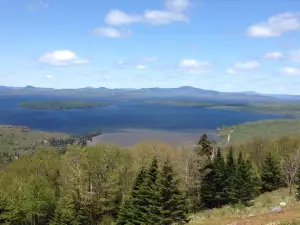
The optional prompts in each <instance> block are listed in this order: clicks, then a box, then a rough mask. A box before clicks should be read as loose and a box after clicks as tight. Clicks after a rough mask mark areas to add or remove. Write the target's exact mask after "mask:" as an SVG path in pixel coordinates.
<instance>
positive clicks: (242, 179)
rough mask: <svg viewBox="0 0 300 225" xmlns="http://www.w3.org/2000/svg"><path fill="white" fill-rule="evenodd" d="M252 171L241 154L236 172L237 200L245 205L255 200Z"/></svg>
mask: <svg viewBox="0 0 300 225" xmlns="http://www.w3.org/2000/svg"><path fill="white" fill-rule="evenodd" d="M251 169H252V168H250V165H247V163H246V162H245V160H244V158H243V155H242V153H241V152H240V153H239V157H238V162H237V170H236V198H237V199H238V200H239V201H240V202H241V203H243V204H248V203H249V201H250V200H251V199H252V198H253V191H254V185H253V183H252V177H251V174H252V172H251Z"/></svg>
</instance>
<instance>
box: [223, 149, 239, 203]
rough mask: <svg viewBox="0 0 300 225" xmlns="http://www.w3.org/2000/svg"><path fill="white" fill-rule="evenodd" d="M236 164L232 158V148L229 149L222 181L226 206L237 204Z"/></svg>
mask: <svg viewBox="0 0 300 225" xmlns="http://www.w3.org/2000/svg"><path fill="white" fill-rule="evenodd" d="M235 188H236V163H235V160H234V156H233V148H232V147H230V148H229V152H228V154H227V159H226V166H225V181H224V195H225V198H226V200H225V203H226V204H235V203H237V199H236V190H235Z"/></svg>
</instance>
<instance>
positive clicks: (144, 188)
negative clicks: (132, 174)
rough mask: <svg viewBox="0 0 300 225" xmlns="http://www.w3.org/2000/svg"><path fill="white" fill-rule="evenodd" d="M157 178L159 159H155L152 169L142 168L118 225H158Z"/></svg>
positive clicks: (121, 212)
mask: <svg viewBox="0 0 300 225" xmlns="http://www.w3.org/2000/svg"><path fill="white" fill-rule="evenodd" d="M157 176H158V165H157V158H156V157H154V158H153V160H152V162H151V165H150V167H149V168H148V169H147V170H146V169H144V168H142V169H141V171H140V172H139V174H138V175H137V178H136V182H135V184H134V187H133V190H132V193H131V198H130V199H129V200H128V201H127V202H126V203H124V204H123V206H122V207H121V210H120V213H119V216H118V220H117V224H120V225H121V224H149V225H150V224H156V223H157V221H158V220H159V218H158V214H159V209H158V193H157V186H156V181H157ZM126 211H127V212H126Z"/></svg>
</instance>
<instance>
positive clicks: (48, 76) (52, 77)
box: [45, 75, 54, 79]
mask: <svg viewBox="0 0 300 225" xmlns="http://www.w3.org/2000/svg"><path fill="white" fill-rule="evenodd" d="M45 78H46V79H54V76H53V75H47V76H45Z"/></svg>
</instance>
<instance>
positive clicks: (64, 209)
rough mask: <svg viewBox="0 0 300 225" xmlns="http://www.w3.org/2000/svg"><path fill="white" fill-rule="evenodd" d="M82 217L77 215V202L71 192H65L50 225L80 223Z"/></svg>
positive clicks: (78, 224)
mask: <svg viewBox="0 0 300 225" xmlns="http://www.w3.org/2000/svg"><path fill="white" fill-rule="evenodd" d="M80 224H81V223H80V219H79V217H78V216H77V212H76V209H75V202H74V200H73V198H72V196H70V195H69V194H63V195H62V196H61V197H60V198H59V200H58V202H57V206H56V209H55V213H54V217H53V219H52V220H51V222H50V225H80Z"/></svg>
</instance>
